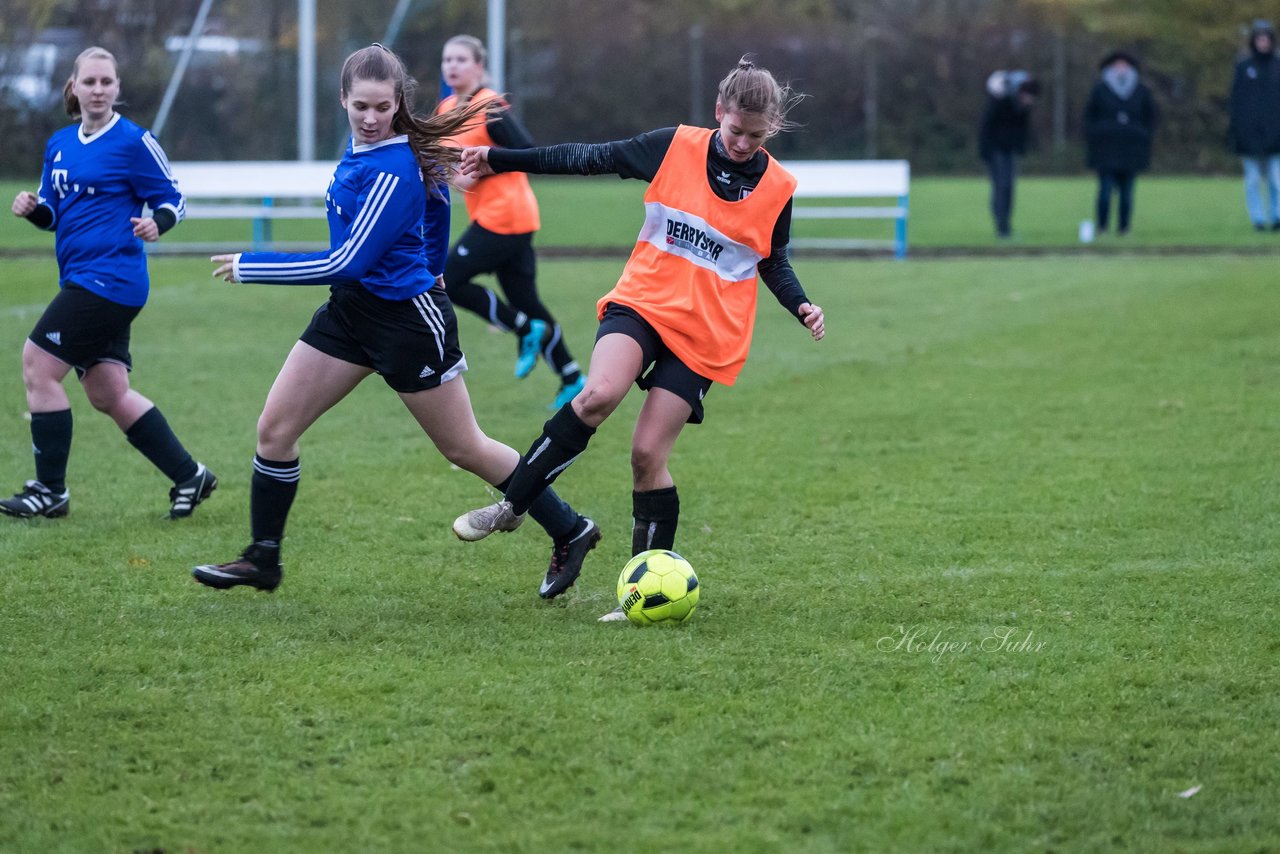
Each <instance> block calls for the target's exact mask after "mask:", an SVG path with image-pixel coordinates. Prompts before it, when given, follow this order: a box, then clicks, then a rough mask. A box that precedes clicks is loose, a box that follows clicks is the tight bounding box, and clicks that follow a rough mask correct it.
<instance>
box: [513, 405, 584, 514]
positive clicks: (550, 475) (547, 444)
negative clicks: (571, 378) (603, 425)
mask: <svg viewBox="0 0 1280 854" xmlns="http://www.w3.org/2000/svg"><path fill="white" fill-rule="evenodd" d="M595 432H596V430H595V428H594V427H588V426H587V425H586V424H584V423H583V421H582V419H580V418H579V417H578V416H577V413H575V412H574V411H573V405H572V404H569V403H566V404H565V405H564V406H562V407H560V410H559V411H558V412H556V414H555V415H552V416H551V417H550V418H549V419H547V422H546V423H545V424H543V425H542V435H541V436H539V437H538V438H537V439H536V440H534V443H533V444H532V445H531V446H530V447H529V450H528V452H527V453H526V454H525V455H524V456H523V457H521V458H520V462H519V463H518V464H517V465H516V470H515V471H514V472H512V473H511V483H510V485H509V486H508V487H507V489H506V499H507V500H508V501H510V502H511V506H512V509H513V510H514V511H515V512H516V513H517V514H520V513H527V512H528V511H529V508H530V507H531V506H532V504H533V502H534V499H536V498H537V497H538V493H540V492H542V491H543V490H544V489H546V488H547V487H548V486H550V485H551V484H552V483H553V482H555V479H556V478H557V477H559V476H560V473H561V472H562V471H564V470H565V469H567V468H568V467H569V464H570V463H572V462H573V461H574V459H575V458H576V457H577V456H578V455H579V454H581V453H582V452H583V451H585V450H586V449H587V443H588V442H590V441H591V437H592V436H594V435H595Z"/></svg>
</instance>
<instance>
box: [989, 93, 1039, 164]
mask: <svg viewBox="0 0 1280 854" xmlns="http://www.w3.org/2000/svg"><path fill="white" fill-rule="evenodd" d="M1030 142H1031V108H1030V107H1029V106H1026V105H1024V104H1022V103H1021V102H1019V100H1018V96H1017V95H1016V94H1015V95H1009V96H1006V97H1003V98H995V97H991V96H988V97H987V105H986V107H984V108H983V110H982V121H981V123H980V124H979V126H978V154H979V155H980V156H981V157H982V159H983V160H988V159H990V157H991V153H992V152H993V151H997V150H1001V151H1010V152H1013V153H1014V154H1025V153H1026V151H1027V146H1028V145H1029V144H1030Z"/></svg>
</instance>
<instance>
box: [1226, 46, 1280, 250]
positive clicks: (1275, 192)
mask: <svg viewBox="0 0 1280 854" xmlns="http://www.w3.org/2000/svg"><path fill="white" fill-rule="evenodd" d="M1275 48H1276V33H1275V29H1274V28H1273V27H1272V26H1271V22H1270V21H1254V22H1253V28H1252V30H1251V31H1250V33H1249V54H1248V56H1246V57H1245V58H1244V59H1242V60H1240V61H1239V62H1238V63H1236V72H1235V77H1234V78H1233V79H1232V81H1231V124H1230V127H1229V129H1228V131H1227V136H1228V139H1229V141H1230V144H1231V150H1232V151H1234V152H1235V153H1236V154H1238V155H1240V160H1241V162H1242V163H1243V165H1244V198H1245V207H1246V208H1247V209H1248V211H1249V219H1251V220H1252V221H1253V227H1254V228H1255V229H1257V230H1258V231H1265V230H1266V229H1267V228H1270V229H1271V230H1272V231H1280V60H1277V59H1276V54H1275ZM1263 176H1265V177H1266V181H1267V189H1268V193H1269V196H1270V198H1269V201H1270V204H1269V205H1268V206H1266V207H1264V206H1263V203H1262V179H1263Z"/></svg>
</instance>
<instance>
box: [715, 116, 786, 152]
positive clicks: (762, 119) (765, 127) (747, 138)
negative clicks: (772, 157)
mask: <svg viewBox="0 0 1280 854" xmlns="http://www.w3.org/2000/svg"><path fill="white" fill-rule="evenodd" d="M716 121H717V122H719V123H720V141H721V142H722V143H724V148H725V151H728V152H729V159H730V160H732V161H733V162H734V163H746V162H747V161H748V160H750V159H751V158H752V157H754V156H755V153H756V152H757V151H759V150H760V146H762V145H764V141H765V140H766V139H768V138H769V131H770V130H772V129H773V124H772V122H770V121H769V119H768V117H766V116H762V115H760V114H759V113H743V112H739V111H738V110H726V109H725V108H724V105H722V104H721V103H720V102H719V101H717V102H716Z"/></svg>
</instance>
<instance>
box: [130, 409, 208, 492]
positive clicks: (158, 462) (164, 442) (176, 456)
mask: <svg viewBox="0 0 1280 854" xmlns="http://www.w3.org/2000/svg"><path fill="white" fill-rule="evenodd" d="M124 437H125V438H126V439H128V440H129V444H130V445H133V446H134V447H135V448H137V449H138V451H139V452H140V453H141V454H142V455H143V456H144V457H146V458H147V459H148V460H150V461H151V464H152V465H153V466H155V467H156V468H158V469H160V471H162V472H164V475H165V477H167V478H169V480H171V481H173V482H174V483H182V482H183V481H184V480H190V479H191V478H193V477H195V474H196V470H197V467H196V461H195V460H193V459H191V455H190V454H188V453H187V449H186V448H184V447H182V443H181V442H179V441H178V437H177V436H175V435H173V430H172V429H170V427H169V422H168V421H166V420H165V417H164V416H163V415H161V414H160V408H159V407H157V406H153V407H151V408H150V409H148V410H147V411H146V412H144V413H142V417H141V418H139V419H138V420H137V421H135V422H133V425H132V426H131V427H130V428H129V429H128V430H126V431H124Z"/></svg>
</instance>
